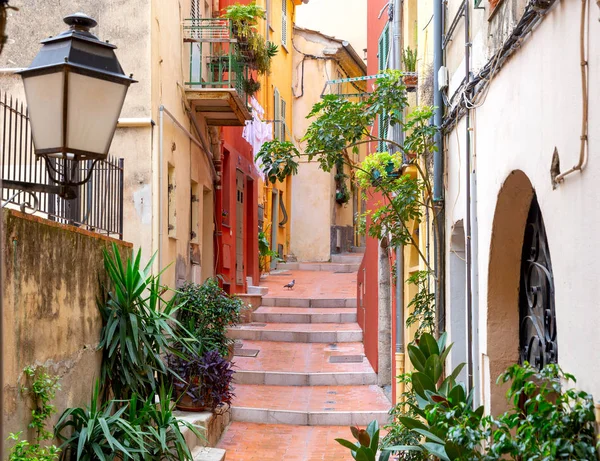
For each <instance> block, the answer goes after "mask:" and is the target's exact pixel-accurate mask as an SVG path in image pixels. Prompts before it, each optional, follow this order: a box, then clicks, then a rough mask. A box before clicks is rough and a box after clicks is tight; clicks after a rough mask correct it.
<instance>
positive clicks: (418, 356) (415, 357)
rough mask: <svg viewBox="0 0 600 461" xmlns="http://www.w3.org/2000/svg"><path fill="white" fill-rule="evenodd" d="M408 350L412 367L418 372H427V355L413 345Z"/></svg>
mask: <svg viewBox="0 0 600 461" xmlns="http://www.w3.org/2000/svg"><path fill="white" fill-rule="evenodd" d="M407 349H408V357H409V358H410V363H412V365H413V366H414V367H415V369H416V370H418V371H424V370H425V362H426V361H427V358H426V357H425V354H423V352H422V351H421V349H419V348H418V347H417V346H414V345H412V344H409V345H408V348H407Z"/></svg>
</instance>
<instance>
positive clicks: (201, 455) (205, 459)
mask: <svg viewBox="0 0 600 461" xmlns="http://www.w3.org/2000/svg"><path fill="white" fill-rule="evenodd" d="M225 454H226V451H225V450H223V449H222V448H211V447H200V446H198V447H196V448H194V449H193V450H192V459H193V460H194V461H225Z"/></svg>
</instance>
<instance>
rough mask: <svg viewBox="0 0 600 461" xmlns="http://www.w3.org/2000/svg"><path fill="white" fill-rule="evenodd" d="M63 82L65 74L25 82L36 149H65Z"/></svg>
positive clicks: (59, 73) (30, 79) (35, 77)
mask: <svg viewBox="0 0 600 461" xmlns="http://www.w3.org/2000/svg"><path fill="white" fill-rule="evenodd" d="M63 83H64V80H63V73H62V72H55V73H52V74H44V75H36V76H34V77H26V78H24V79H23V85H24V86H25V96H26V97H27V106H28V108H29V118H30V120H31V132H32V135H33V142H34V144H35V148H36V150H41V149H57V150H60V148H61V146H62V134H63Z"/></svg>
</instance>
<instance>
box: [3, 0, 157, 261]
mask: <svg viewBox="0 0 600 461" xmlns="http://www.w3.org/2000/svg"><path fill="white" fill-rule="evenodd" d="M11 5H14V6H16V7H17V8H19V10H18V11H14V10H9V12H8V14H9V17H8V21H7V34H8V36H9V39H8V42H7V44H6V46H5V47H4V50H3V52H2V55H0V68H24V67H28V66H29V65H30V64H31V61H32V60H33V58H34V57H35V55H36V54H37V52H38V51H39V49H40V47H41V45H40V44H39V42H40V41H41V40H42V39H44V38H47V37H49V36H51V35H52V36H53V35H57V34H58V33H60V32H62V31H64V30H66V29H67V28H68V26H67V25H66V24H64V22H63V20H62V18H63V17H65V16H67V15H69V14H72V13H75V12H78V11H83V12H85V13H86V14H88V15H89V16H91V17H93V18H94V19H96V20H97V21H98V26H97V27H96V28H94V29H92V32H93V33H94V34H95V35H96V36H97V37H98V38H100V39H101V40H109V41H110V43H112V44H114V45H116V46H117V50H116V54H117V57H118V58H119V62H120V63H121V66H122V67H123V69H124V71H125V73H127V74H129V73H133V77H134V78H135V79H136V80H138V83H135V84H133V85H131V86H130V87H129V91H128V92H127V97H126V98H125V104H124V106H123V110H122V112H121V118H122V119H127V118H132V117H135V118H148V117H151V116H152V113H151V107H150V103H151V94H150V92H151V91H150V90H151V81H150V73H149V70H150V49H151V41H150V40H149V37H150V0H125V1H121V0H107V1H102V2H97V1H91V0H44V1H25V0H13V1H11ZM123 18H135V20H132V21H124V20H123ZM24 24H27V25H28V26H27V27H24ZM0 87H1V88H2V90H3V92H4V91H6V92H7V93H8V94H9V95H12V96H13V97H16V98H18V99H19V100H22V101H25V93H24V90H23V84H22V81H21V77H20V76H17V75H13V74H10V73H2V74H0ZM152 144H153V136H152V128H151V127H150V126H147V127H138V128H118V129H117V131H116V133H115V137H114V139H113V142H112V145H111V149H110V153H109V155H111V156H114V157H117V158H124V159H125V164H124V165H125V169H124V201H123V202H124V210H123V216H124V238H125V240H128V241H131V242H132V243H133V244H134V245H135V246H136V247H140V248H142V250H143V252H144V254H146V255H149V254H151V252H152V248H153V246H152V244H153V236H152V229H151V225H152V206H153V200H154V192H153V189H152V179H153V178H152V165H151V161H152Z"/></svg>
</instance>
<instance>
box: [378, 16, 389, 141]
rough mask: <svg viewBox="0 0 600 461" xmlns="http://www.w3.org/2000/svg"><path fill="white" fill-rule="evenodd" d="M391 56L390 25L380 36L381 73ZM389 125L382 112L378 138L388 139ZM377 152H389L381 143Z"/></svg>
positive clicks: (387, 25) (386, 66)
mask: <svg viewBox="0 0 600 461" xmlns="http://www.w3.org/2000/svg"><path fill="white" fill-rule="evenodd" d="M389 54H390V27H389V24H386V26H385V28H384V29H383V31H382V32H381V35H380V36H379V44H378V47H377V56H378V58H379V59H378V61H379V62H378V64H379V71H383V70H385V69H387V68H388V67H389V66H388V56H389ZM388 124H389V117H388V115H387V114H386V113H384V112H381V113H380V114H379V116H378V117H377V137H378V138H384V139H385V138H386V137H387V135H388ZM377 150H378V151H379V152H384V151H386V150H387V146H386V144H385V143H384V142H381V141H379V143H378V144H377Z"/></svg>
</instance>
